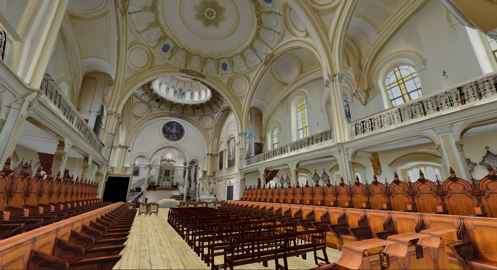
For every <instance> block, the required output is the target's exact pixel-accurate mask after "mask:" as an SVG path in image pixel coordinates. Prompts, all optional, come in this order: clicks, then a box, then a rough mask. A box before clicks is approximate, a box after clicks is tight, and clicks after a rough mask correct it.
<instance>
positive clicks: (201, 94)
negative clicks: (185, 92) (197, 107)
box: [200, 89, 205, 99]
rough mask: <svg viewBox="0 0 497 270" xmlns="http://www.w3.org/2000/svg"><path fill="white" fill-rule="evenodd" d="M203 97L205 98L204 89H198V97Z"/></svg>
mask: <svg viewBox="0 0 497 270" xmlns="http://www.w3.org/2000/svg"><path fill="white" fill-rule="evenodd" d="M204 98H205V90H204V89H202V90H201V91H200V99H204Z"/></svg>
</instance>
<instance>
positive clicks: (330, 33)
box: [63, 0, 425, 122]
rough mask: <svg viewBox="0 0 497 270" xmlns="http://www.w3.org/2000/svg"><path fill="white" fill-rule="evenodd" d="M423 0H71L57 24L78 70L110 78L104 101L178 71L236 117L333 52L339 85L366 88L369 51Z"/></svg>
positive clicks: (323, 67)
mask: <svg viewBox="0 0 497 270" xmlns="http://www.w3.org/2000/svg"><path fill="white" fill-rule="evenodd" d="M424 2H425V0H364V1H357V2H356V3H355V5H351V3H350V2H348V0H305V1H304V0H302V1H300V0H297V1H295V0H287V1H286V0H114V1H112V0H85V1H80V0H70V1H69V8H68V11H67V14H66V17H65V22H64V25H65V26H64V25H63V29H66V32H67V33H66V35H68V38H70V39H71V40H72V41H73V42H72V44H73V48H72V50H73V51H74V53H75V55H76V58H77V61H78V65H79V70H80V71H81V78H82V77H83V76H84V74H86V73H88V72H91V71H102V72H105V73H108V74H109V75H110V76H111V77H112V78H113V79H114V80H115V84H114V89H113V90H112V91H113V92H112V93H109V95H110V96H111V99H112V104H110V105H109V107H110V109H115V110H119V109H120V108H122V106H123V104H124V102H125V101H126V100H127V98H128V97H129V96H131V95H132V94H133V93H134V91H135V90H136V89H138V88H139V87H140V86H142V85H143V84H145V83H147V82H149V81H152V80H154V79H156V78H160V77H165V76H178V75H181V76H187V77H192V78H196V79H199V80H201V81H202V82H204V83H206V84H207V85H209V86H210V87H212V88H214V90H216V91H217V92H218V93H219V94H220V95H221V96H223V97H224V100H225V102H226V103H227V104H228V105H229V106H230V107H231V108H232V109H233V110H234V112H235V115H236V117H237V118H238V119H241V118H242V117H243V115H244V114H246V113H247V112H248V110H249V109H250V108H251V107H257V108H259V109H260V110H261V111H265V110H267V108H269V107H270V106H271V104H274V103H275V102H277V101H278V99H281V98H283V97H285V96H286V95H288V94H289V93H286V91H288V92H291V91H293V90H295V89H292V87H291V86H292V85H293V84H296V83H297V82H298V81H300V80H302V78H304V77H307V76H311V74H312V76H316V74H318V75H317V76H321V77H326V76H327V74H328V73H329V72H330V71H329V70H330V67H329V65H330V64H331V63H330V61H338V60H337V59H339V58H341V59H340V61H341V62H343V67H342V68H341V69H342V73H345V75H346V76H347V77H348V78H350V79H351V80H350V81H351V83H350V85H349V86H348V87H347V90H348V91H350V92H354V91H356V89H358V88H361V89H367V88H368V85H369V84H370V82H369V81H368V78H367V76H365V75H364V74H367V71H368V70H369V69H370V68H371V65H372V63H373V62H374V59H375V57H376V55H377V54H378V52H379V51H380V50H381V48H382V47H383V46H384V45H385V44H386V42H388V40H389V39H390V38H391V37H392V35H393V34H394V33H395V32H396V31H397V30H398V28H399V27H400V26H402V24H403V23H404V22H405V21H406V20H407V19H408V18H409V17H410V16H411V15H412V14H413V13H414V12H415V11H416V10H418V9H419V8H420V7H421V6H422V5H423V4H424ZM346 18H347V19H346ZM338 29H344V30H343V33H344V34H343V36H342V34H340V33H341V32H340V31H338ZM336 35H338V36H336ZM336 40H338V41H336ZM336 42H338V43H340V42H341V44H343V46H337V47H336V46H335V45H334V44H336ZM336 48H342V49H339V50H342V51H341V52H338V51H337V49H336ZM69 50H71V48H69ZM334 55H339V58H333V57H334ZM325 79H327V78H324V79H323V81H324V80H325ZM239 122H243V121H239Z"/></svg>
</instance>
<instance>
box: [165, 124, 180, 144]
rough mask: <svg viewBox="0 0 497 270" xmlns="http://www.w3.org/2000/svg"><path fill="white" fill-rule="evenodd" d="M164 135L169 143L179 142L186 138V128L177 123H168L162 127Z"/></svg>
mask: <svg viewBox="0 0 497 270" xmlns="http://www.w3.org/2000/svg"><path fill="white" fill-rule="evenodd" d="M162 135H164V138H166V139H167V140H169V141H173V142H176V141H179V140H181V139H183V136H185V128H184V127H183V126H182V125H181V124H180V123H178V122H176V121H171V122H167V123H166V124H165V125H164V126H163V127H162Z"/></svg>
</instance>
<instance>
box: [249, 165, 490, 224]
mask: <svg viewBox="0 0 497 270" xmlns="http://www.w3.org/2000/svg"><path fill="white" fill-rule="evenodd" d="M487 169H488V175H487V176H486V177H484V178H483V179H481V180H479V181H476V180H474V179H472V180H471V182H468V181H466V180H464V179H461V178H459V177H457V176H456V175H455V173H454V170H453V169H452V168H451V169H450V177H449V178H447V179H446V180H445V181H443V182H441V181H439V180H438V179H437V180H436V181H432V180H428V179H426V178H425V177H424V175H423V172H420V178H419V179H418V180H417V181H416V182H414V183H412V182H411V181H409V182H408V183H405V182H403V181H400V180H399V178H398V176H397V174H395V179H394V180H393V181H392V182H391V183H389V182H388V180H387V179H385V184H383V183H381V182H379V181H378V179H377V177H376V176H374V181H373V182H372V183H371V184H369V183H368V182H367V181H366V184H363V183H361V182H360V181H359V179H358V178H356V181H355V183H353V184H352V183H350V182H349V184H346V183H345V182H344V180H343V178H342V180H341V183H340V184H336V183H335V185H331V183H330V181H329V177H327V175H326V173H323V176H322V177H320V176H319V175H318V174H317V173H315V174H314V178H313V179H314V180H315V181H316V184H315V185H314V186H313V187H311V186H309V185H308V184H306V185H305V186H303V187H300V186H299V185H298V184H297V186H296V187H291V186H288V187H280V188H278V187H276V188H266V187H265V185H263V186H262V187H260V186H259V187H257V188H252V187H249V188H247V189H246V190H245V192H244V196H243V198H242V199H241V200H242V201H256V202H272V203H287V204H302V205H321V206H332V207H345V208H361V209H382V210H393V211H408V212H419V213H439V214H450V215H463V216H466V215H475V216H482V217H487V216H488V217H497V176H496V174H495V171H494V170H493V168H492V167H491V166H488V167H487ZM319 179H326V180H327V185H326V186H320V185H319V184H318V182H319Z"/></svg>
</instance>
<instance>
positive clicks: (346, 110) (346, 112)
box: [343, 97, 352, 123]
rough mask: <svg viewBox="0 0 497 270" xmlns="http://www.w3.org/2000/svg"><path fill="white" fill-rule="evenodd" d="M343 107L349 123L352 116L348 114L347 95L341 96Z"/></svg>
mask: <svg viewBox="0 0 497 270" xmlns="http://www.w3.org/2000/svg"><path fill="white" fill-rule="evenodd" d="M343 107H344V109H345V117H346V118H347V121H348V122H349V123H351V122H352V116H351V115H350V106H349V98H348V97H344V98H343Z"/></svg>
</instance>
